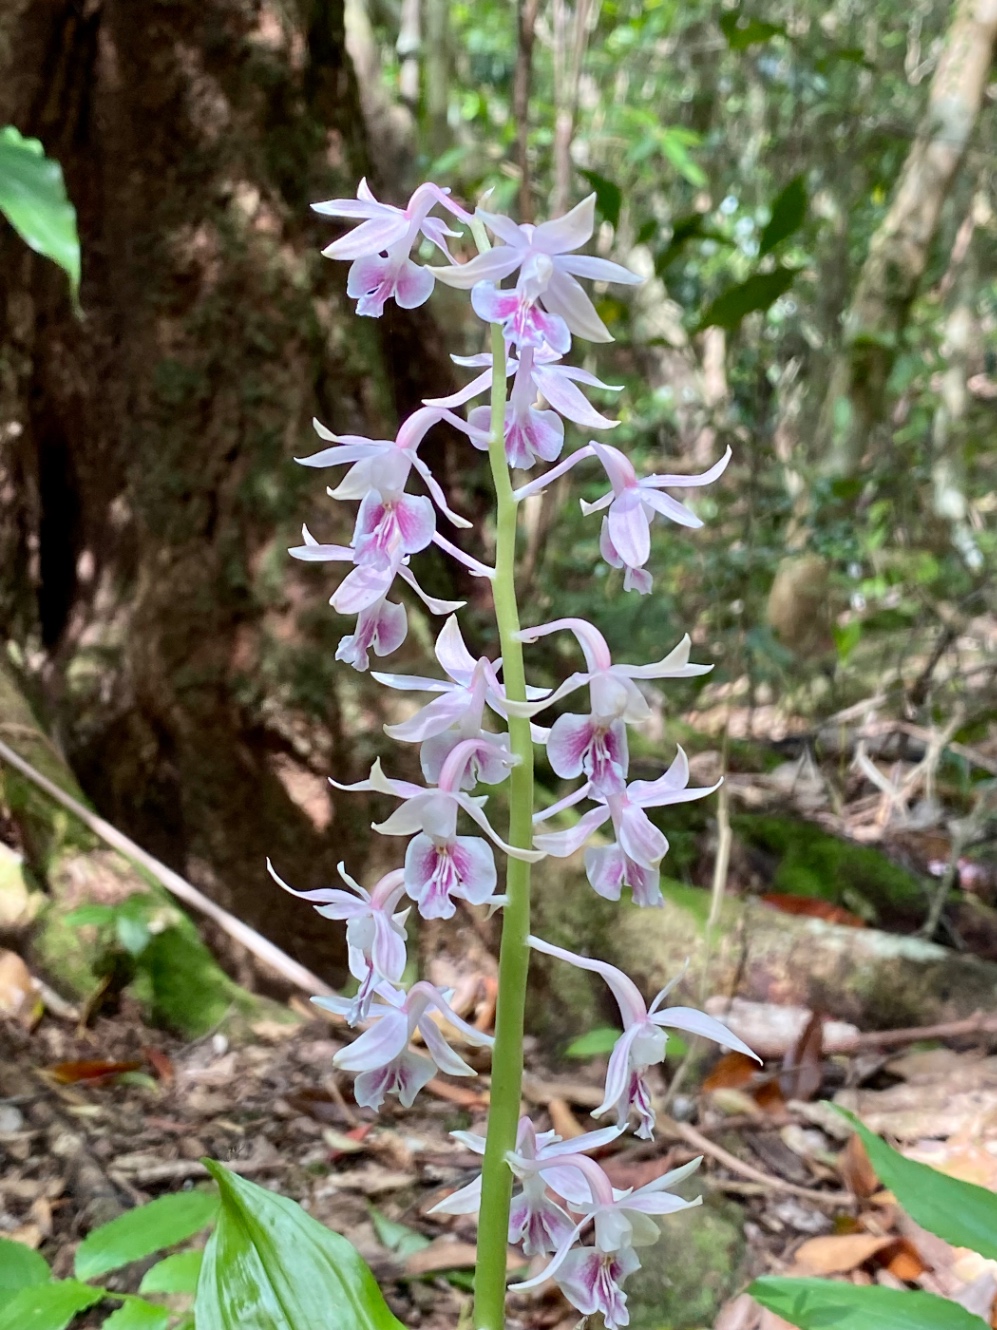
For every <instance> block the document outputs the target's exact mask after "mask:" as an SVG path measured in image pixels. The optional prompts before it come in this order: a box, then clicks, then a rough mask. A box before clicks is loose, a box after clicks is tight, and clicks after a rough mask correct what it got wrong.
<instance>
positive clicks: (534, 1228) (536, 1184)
mask: <svg viewBox="0 0 997 1330" xmlns="http://www.w3.org/2000/svg"><path fill="white" fill-rule="evenodd" d="M622 1130H623V1129H622V1128H621V1127H603V1128H602V1129H601V1130H599V1131H589V1132H585V1133H583V1135H581V1136H575V1137H573V1138H572V1139H571V1140H568V1141H564V1140H562V1139H561V1137H560V1136H558V1134H557V1132H554V1131H542V1132H538V1131H537V1130H536V1128H535V1127H534V1126H533V1123H532V1122H531V1121H530V1119H529V1118H526V1117H523V1118H520V1120H519V1130H518V1132H517V1136H516V1149H515V1151H514V1152H512V1153H511V1154H510V1155H509V1156H508V1158H509V1164H510V1167H511V1168H512V1171H513V1173H514V1174H515V1175H516V1177H517V1178H518V1179H519V1181H520V1182H521V1183H522V1186H521V1188H520V1190H519V1191H516V1192H514V1193H513V1197H512V1208H511V1210H510V1211H509V1241H510V1242H511V1243H513V1244H514V1245H521V1246H522V1248H523V1252H524V1253H525V1255H527V1256H540V1255H543V1253H544V1252H553V1251H556V1250H557V1248H558V1247H559V1246H560V1245H561V1243H562V1242H563V1241H564V1239H565V1238H566V1237H567V1235H568V1234H569V1233H570V1232H571V1230H572V1229H573V1228H574V1225H575V1221H574V1220H573V1219H572V1218H571V1217H570V1216H569V1215H568V1214H567V1213H566V1212H565V1210H564V1209H563V1207H562V1206H560V1205H558V1204H557V1202H556V1201H554V1200H552V1199H551V1198H550V1196H548V1194H547V1188H548V1184H550V1185H553V1186H554V1190H555V1191H556V1190H557V1187H556V1185H555V1183H556V1181H561V1182H562V1185H564V1186H565V1187H566V1189H567V1191H568V1195H569V1197H570V1196H575V1195H576V1193H577V1187H576V1186H575V1185H574V1178H573V1176H572V1173H571V1172H570V1171H567V1170H566V1171H565V1172H564V1175H563V1177H562V1176H560V1175H559V1176H558V1178H556V1179H553V1181H552V1178H548V1177H546V1176H545V1172H544V1169H545V1167H546V1168H547V1169H548V1170H550V1171H551V1173H552V1168H551V1166H552V1161H556V1160H557V1159H559V1158H560V1157H561V1156H562V1155H566V1154H571V1155H577V1154H584V1153H585V1151H587V1150H597V1149H599V1148H600V1147H601V1146H604V1145H609V1144H610V1142H612V1141H615V1140H616V1138H617V1137H618V1136H619V1135H620V1133H621V1131H622ZM450 1135H451V1136H453V1137H454V1139H455V1140H458V1141H460V1142H462V1144H464V1145H466V1146H467V1148H468V1149H469V1150H473V1151H474V1153H475V1154H479V1155H483V1154H484V1153H485V1138H484V1137H483V1136H476V1135H475V1134H474V1133H473V1132H469V1131H452V1132H451V1133H450ZM565 1178H566V1179H567V1181H566V1182H565V1181H564V1179H565ZM586 1194H587V1193H586V1192H583V1195H582V1199H583V1200H584V1199H585V1195H586ZM480 1202H481V1175H480V1173H479V1174H478V1176H477V1177H476V1178H475V1179H474V1180H473V1182H469V1183H468V1184H467V1186H466V1187H461V1188H460V1190H459V1191H455V1192H453V1193H452V1194H451V1195H450V1196H447V1197H446V1198H445V1199H444V1200H442V1201H440V1202H439V1203H438V1204H436V1205H434V1206H433V1208H432V1209H431V1210H430V1211H429V1213H430V1214H431V1215H432V1214H443V1215H470V1214H476V1213H477V1211H478V1206H479V1204H480Z"/></svg>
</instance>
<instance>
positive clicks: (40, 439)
mask: <svg viewBox="0 0 997 1330" xmlns="http://www.w3.org/2000/svg"><path fill="white" fill-rule="evenodd" d="M7 122H12V123H14V124H16V125H17V126H18V127H19V128H20V129H21V130H22V132H24V133H27V134H31V135H36V136H37V137H39V138H40V139H41V140H42V142H43V143H44V145H45V147H46V150H47V151H48V153H49V154H50V155H52V156H55V157H56V158H58V159H59V160H60V161H61V163H62V165H63V168H64V172H65V176H66V181H67V186H68V190H69V193H70V196H71V198H72V199H73V200H74V202H75V204H76V207H77V210H78V215H79V223H80V233H81V241H82V250H83V283H82V293H81V294H82V304H83V309H84V317H83V319H82V320H78V319H76V318H74V317H73V314H72V311H71V309H70V306H69V301H68V297H67V294H66V291H65V289H64V282H63V280H62V277H61V274H60V273H59V272H58V271H57V270H56V269H55V268H54V267H53V266H52V265H49V264H46V263H45V262H44V261H43V260H40V259H39V258H37V257H36V256H34V255H32V254H31V253H30V252H29V251H27V250H26V248H25V247H24V246H23V245H22V244H21V242H20V241H19V240H18V239H17V237H16V236H14V235H12V234H11V233H10V230H9V228H7V229H6V230H5V232H4V233H3V234H2V235H0V271H3V272H4V274H5V282H4V285H3V289H2V293H0V492H2V494H3V506H4V515H3V517H2V519H0V615H2V617H3V621H4V623H5V627H6V633H7V636H8V638H9V639H10V640H13V641H15V642H17V643H18V645H19V647H20V649H21V653H22V659H24V660H25V661H26V662H27V664H28V667H29V668H28V672H29V673H31V674H33V675H34V677H35V680H36V682H39V683H41V684H42V685H43V688H42V701H43V704H44V709H45V711H46V713H47V718H48V719H49V720H50V721H52V722H53V723H54V724H55V726H56V738H57V740H58V741H59V742H60V743H61V744H62V746H63V748H64V749H65V751H66V753H67V755H68V756H69V757H70V759H71V761H72V764H73V767H74V770H75V771H76V774H77V776H78V777H79V779H80V781H81V784H82V785H83V788H84V789H85V790H86V792H87V794H88V795H89V797H90V799H91V800H92V802H93V803H94V804H95V805H96V806H97V808H98V809H99V810H100V811H101V813H102V814H103V815H104V816H106V817H107V818H108V819H109V820H111V821H114V822H116V823H117V824H118V825H120V826H121V827H122V829H123V830H125V831H127V832H128V833H129V834H130V835H131V836H132V837H133V838H134V839H135V840H137V841H138V842H139V843H140V844H142V845H144V846H145V847H146V848H148V849H149V850H150V851H151V852H152V853H153V854H155V855H156V856H157V857H159V858H160V859H162V860H163V861H164V862H166V863H168V864H170V865H171V866H173V867H174V868H176V869H177V870H178V871H180V872H182V873H184V874H185V875H186V876H188V877H189V878H190V879H191V880H192V881H194V882H196V883H197V885H199V886H200V887H201V888H202V889H203V890H205V891H207V892H208V893H209V894H212V895H214V896H215V897H216V899H218V900H220V901H221V903H223V904H224V905H226V906H227V907H228V908H229V909H231V910H233V911H234V912H235V913H237V914H239V915H240V916H241V917H243V918H245V919H246V920H247V921H248V922H250V923H252V924H253V925H254V926H255V927H257V928H259V929H261V930H262V931H264V932H267V933H269V934H270V935H271V936H280V937H281V938H282V940H283V942H284V943H285V944H286V945H287V947H288V950H290V951H292V952H295V953H296V954H297V955H298V956H299V957H300V959H302V960H304V961H306V962H307V963H309V964H310V965H312V966H313V967H314V968H317V969H318V970H319V971H320V972H321V971H322V970H323V968H324V969H325V972H326V974H327V975H329V976H330V977H334V976H335V970H336V966H337V965H338V963H339V962H340V961H341V959H342V956H341V951H340V950H339V948H340V945H341V943H340V941H339V930H335V929H328V930H325V929H316V928H314V926H313V919H314V916H313V915H312V912H311V910H310V908H309V907H307V906H298V905H296V904H295V903H293V902H289V901H288V900H287V898H286V897H284V896H283V895H282V893H280V892H279V891H278V890H276V889H275V888H274V887H273V886H272V884H271V883H270V882H269V881H268V879H267V877H266V873H265V868H264V864H265V858H266V856H267V855H270V856H271V857H272V858H273V860H274V862H275V863H276V864H277V865H278V867H279V869H280V871H281V873H282V875H283V876H285V877H286V878H288V879H289V880H291V881H292V882H294V883H295V885H299V886H301V887H314V886H318V885H320V884H322V883H324V882H329V881H331V880H332V879H333V877H334V876H335V865H336V863H337V862H338V861H340V860H341V859H344V858H345V859H347V860H348V861H349V862H350V864H351V866H352V867H353V869H354V871H355V872H359V873H364V872H365V871H366V862H365V861H366V860H367V858H368V854H369V850H370V843H369V835H368V831H367V828H368V825H369V822H370V820H371V817H370V814H371V810H370V809H369V808H368V807H366V805H365V803H364V801H363V800H362V798H359V797H357V796H353V797H352V798H349V797H348V799H344V800H342V801H340V800H338V799H337V800H336V802H335V803H332V802H331V801H330V799H329V791H328V786H327V784H326V782H325V776H326V775H328V774H337V775H339V776H340V777H341V778H345V779H355V778H357V777H358V776H360V775H362V774H366V768H367V767H368V766H369V762H370V760H371V758H372V757H373V756H374V755H375V754H376V752H377V750H378V748H379V745H380V743H381V735H380V718H379V716H378V713H377V710H376V706H375V705H374V703H373V702H372V695H371V693H370V692H369V685H368V684H367V681H366V679H364V678H358V677H356V676H352V677H347V676H351V671H349V670H346V669H344V668H343V667H341V666H335V665H334V661H333V656H334V651H335V643H336V641H337V640H338V638H339V636H340V635H341V634H342V632H344V631H346V625H345V623H344V621H343V620H340V619H338V618H337V617H336V616H335V615H333V614H332V612H331V611H330V610H329V609H328V608H327V606H326V605H325V599H326V597H327V596H328V594H329V591H330V589H331V588H330V585H329V579H328V576H327V575H326V574H325V572H319V573H318V575H316V573H315V571H314V570H312V571H311V572H308V571H307V570H305V573H301V572H296V571H295V568H294V565H293V564H292V563H291V561H290V560H288V559H287V557H286V553H285V550H286V547H287V545H288V544H291V543H294V542H295V532H296V529H297V527H298V526H299V525H300V522H301V521H302V519H307V520H308V521H309V523H310V524H311V525H313V527H314V529H316V530H317V531H320V532H321V533H322V535H323V537H324V538H327V539H334V540H341V539H344V538H348V535H349V527H348V526H344V525H343V524H344V523H347V522H349V521H350V520H351V514H349V513H343V512H340V513H339V514H336V515H334V514H332V513H331V512H330V506H329V505H327V504H325V503H324V501H323V502H322V505H321V506H318V505H319V499H320V496H321V492H322V490H321V483H316V481H319V482H320V481H321V477H319V476H316V474H315V473H314V472H308V473H306V472H303V471H301V470H300V469H299V468H296V467H295V466H294V465H293V461H292V459H293V458H294V457H295V456H301V455H303V454H306V453H308V452H311V451H313V450H314V446H313V439H314V435H312V433H311V430H310V425H309V421H310V417H311V416H313V415H318V416H319V417H320V418H322V419H323V420H324V421H326V422H327V423H329V424H331V425H332V426H333V428H336V429H337V430H340V431H343V432H347V431H352V432H357V433H362V434H370V435H373V436H375V437H377V436H379V435H380V436H381V437H384V435H383V431H384V430H385V429H388V430H390V433H391V434H393V433H394V429H395V427H396V424H397V420H398V418H399V416H400V415H402V414H404V413H406V412H407V411H409V410H411V409H412V408H413V407H414V406H415V405H417V403H418V400H419V398H420V397H421V396H422V395H424V393H425V392H426V390H427V386H432V388H434V389H435V390H436V391H440V384H441V383H442V384H443V385H444V390H446V385H447V383H448V381H449V380H448V375H447V371H446V370H445V369H443V368H442V367H441V366H442V362H443V356H442V354H441V353H440V352H438V351H436V350H435V349H434V347H435V345H436V339H434V337H433V335H432V324H431V323H430V321H429V318H428V316H426V315H425V312H424V311H416V312H415V314H408V315H405V316H404V318H401V319H399V318H397V317H395V318H391V317H388V318H385V319H384V320H381V321H377V322H374V321H373V320H369V321H368V320H357V319H356V318H355V316H354V314H353V311H352V308H351V307H347V302H346V300H345V295H344V289H345V267H344V266H343V265H335V266H333V265H330V264H328V263H327V262H326V261H324V260H322V259H321V258H320V257H319V250H320V248H321V245H322V244H324V243H327V241H328V239H329V238H330V232H329V229H328V224H327V223H323V222H321V221H320V220H319V219H317V218H315V217H314V215H312V214H310V212H309V203H310V202H311V201H313V200H317V199H322V198H329V197H333V196H337V195H338V196H342V195H350V194H352V193H353V192H354V190H355V187H356V181H357V179H358V178H359V177H360V176H361V175H363V174H365V173H366V174H368V175H370V176H371V179H372V183H373V184H374V187H375V189H377V188H378V186H379V184H380V182H379V180H378V174H377V171H376V169H375V170H373V171H372V170H371V169H370V165H371V164H370V162H369V160H368V154H367V145H366V142H365V138H364V129H363V118H362V115H361V111H360V102H359V97H358V91H357V86H356V80H355V78H354V75H353V72H352V67H351V65H350V62H349V59H348V57H347V55H346V46H345V34H344V14H343V4H342V0H297V6H295V4H294V3H292V4H291V5H278V4H271V3H269V2H268V0H159V2H158V3H154V4H142V5H136V4H134V3H132V0H16V2H15V3H13V4H11V5H9V6H5V7H4V9H3V13H2V14H0V124H2V123H7ZM406 183H407V182H405V181H404V180H401V179H398V178H397V176H395V177H393V178H392V180H391V185H390V186H389V187H388V188H387V189H386V190H385V191H384V192H385V194H386V196H387V197H388V198H392V197H397V195H398V194H400V193H401V192H402V191H403V190H404V187H405V185H406ZM389 437H390V435H389ZM446 446H447V445H446V442H445V441H444V443H443V444H441V445H436V448H437V453H438V454H439V455H438V456H437V457H435V458H434V457H433V453H432V449H430V450H429V452H428V453H427V454H426V455H427V458H428V459H429V460H431V461H432V462H433V463H434V464H435V465H436V466H437V467H440V468H441V469H444V470H445V462H446V457H445V455H444V451H445V448H446ZM309 503H310V505H311V508H312V511H311V512H309ZM427 581H429V582H431V581H432V578H431V577H430V578H428V579H427ZM437 583H438V584H437V586H436V587H434V589H436V590H438V591H440V593H441V594H447V592H449V591H452V590H453V588H452V587H450V586H447V584H446V574H444V573H442V572H441V573H440V574H439V577H438V579H437Z"/></svg>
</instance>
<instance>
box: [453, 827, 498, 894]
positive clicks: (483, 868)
mask: <svg viewBox="0 0 997 1330" xmlns="http://www.w3.org/2000/svg"><path fill="white" fill-rule="evenodd" d="M453 862H454V867H455V868H456V870H457V873H458V875H459V878H460V888H461V895H462V896H463V897H464V899H465V900H466V901H470V903H471V904H472V905H483V904H484V902H485V901H487V900H488V899H489V898H490V897H491V896H493V895H494V894H495V887H496V885H497V882H498V874H497V873H496V870H495V855H494V854H493V853H492V849H491V846H490V845H489V844H488V843H487V841H483V840H482V839H481V837H480V836H458V837H457V839H456V841H455V843H454V849H453Z"/></svg>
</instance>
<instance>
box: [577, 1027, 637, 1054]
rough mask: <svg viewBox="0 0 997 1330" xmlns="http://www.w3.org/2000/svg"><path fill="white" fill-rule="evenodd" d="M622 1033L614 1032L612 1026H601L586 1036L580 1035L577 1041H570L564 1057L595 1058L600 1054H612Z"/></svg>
mask: <svg viewBox="0 0 997 1330" xmlns="http://www.w3.org/2000/svg"><path fill="white" fill-rule="evenodd" d="M622 1033H623V1031H622V1030H614V1029H613V1028H612V1026H609V1025H601V1026H600V1027H599V1028H598V1029H597V1030H589V1032H588V1034H580V1035H579V1036H578V1038H577V1039H572V1041H571V1043H570V1044H569V1045H568V1047H567V1048H566V1049H565V1050H564V1055H565V1057H569V1058H597V1057H599V1056H600V1054H603V1053H612V1051H613V1049H614V1048H615V1047H616V1041H617V1040H618V1039H619V1037H620V1035H621V1034H622Z"/></svg>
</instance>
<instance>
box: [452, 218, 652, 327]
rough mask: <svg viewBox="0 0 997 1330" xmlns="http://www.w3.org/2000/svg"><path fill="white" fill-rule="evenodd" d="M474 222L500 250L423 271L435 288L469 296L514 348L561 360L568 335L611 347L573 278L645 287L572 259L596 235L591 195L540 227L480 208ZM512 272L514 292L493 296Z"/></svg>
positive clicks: (589, 261) (619, 269) (613, 270)
mask: <svg viewBox="0 0 997 1330" xmlns="http://www.w3.org/2000/svg"><path fill="white" fill-rule="evenodd" d="M476 216H477V217H479V218H480V219H481V221H483V222H484V224H485V225H486V226H487V227H488V229H489V231H491V233H492V234H493V235H494V236H495V237H496V239H498V240H499V241H501V242H502V243H501V244H498V245H496V246H495V247H494V248H493V249H490V250H487V251H486V252H485V253H484V254H479V255H478V256H477V257H476V258H473V259H470V260H469V261H468V262H467V263H459V264H455V265H454V266H453V267H451V268H432V269H431V270H430V271H431V272H433V273H434V274H435V276H436V277H437V278H439V280H440V281H441V282H443V283H444V284H445V285H447V286H453V287H457V288H458V289H460V290H462V291H467V290H471V303H472V305H473V306H474V309H475V312H476V313H477V314H478V315H480V317H481V318H483V319H485V320H486V322H489V323H501V324H502V325H503V330H504V332H505V336H506V339H507V340H508V341H513V342H516V343H517V345H520V346H541V345H543V343H544V342H546V343H547V345H548V346H550V347H551V349H552V350H554V351H559V352H562V353H563V352H565V351H567V349H568V345H569V342H570V338H569V337H568V336H567V334H568V333H569V332H572V333H575V334H576V335H577V336H578V337H585V338H587V339H588V340H589V341H590V342H611V341H612V340H613V339H612V336H611V335H610V332H609V329H608V328H607V327H606V325H605V324H604V323H603V321H602V319H600V318H599V315H598V314H597V313H596V312H595V306H594V305H593V304H592V302H591V300H590V299H589V298H588V296H587V295H586V294H585V292H584V291H583V290H582V288H581V286H580V285H579V284H578V282H577V281H576V280H575V278H576V277H585V278H591V279H592V280H594V281H597V282H624V283H627V284H632V283H636V282H641V281H643V280H644V279H643V278H642V277H638V276H637V274H636V273H632V272H631V271H630V270H629V269H628V268H624V267H623V266H622V265H621V264H619V263H610V262H609V261H608V260H607V259H597V258H592V257H590V256H589V255H586V254H574V253H573V252H572V251H573V250H576V249H579V248H580V247H581V246H582V245H584V244H585V243H586V241H587V240H589V239H590V238H591V235H592V232H593V230H594V228H595V195H594V194H590V195H589V196H588V198H586V199H583V200H582V202H581V203H579V204H578V205H577V207H574V208H572V209H571V211H570V212H569V213H566V214H565V216H563V217H558V218H557V219H556V220H555V221H552V222H543V223H542V224H541V225H540V226H529V225H518V224H517V223H516V222H513V221H511V220H510V219H509V218H508V217H502V216H500V215H499V214H497V213H491V212H485V211H483V210H482V209H481V208H478V209H477V212H476ZM517 271H518V272H519V274H520V275H519V280H518V283H517V286H516V288H515V290H511V291H502V290H499V289H498V287H497V286H496V283H498V282H500V281H501V280H502V278H503V277H509V276H510V275H511V274H512V273H514V272H517ZM472 288H474V289H473V290H472ZM537 302H539V303H540V304H541V305H542V306H543V309H542V310H539V309H538V308H537ZM544 311H546V312H544Z"/></svg>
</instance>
